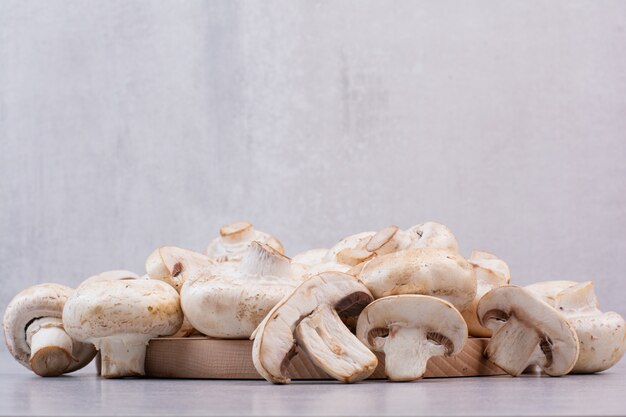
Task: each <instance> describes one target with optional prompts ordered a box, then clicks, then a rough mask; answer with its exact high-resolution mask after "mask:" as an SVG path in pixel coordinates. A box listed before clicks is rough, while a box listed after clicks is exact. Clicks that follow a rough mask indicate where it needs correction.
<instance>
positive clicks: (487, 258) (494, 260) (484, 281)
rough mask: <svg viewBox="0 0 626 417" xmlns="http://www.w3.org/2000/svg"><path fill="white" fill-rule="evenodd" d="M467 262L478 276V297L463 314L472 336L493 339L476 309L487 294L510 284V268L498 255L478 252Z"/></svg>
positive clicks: (474, 252) (473, 253)
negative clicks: (481, 321)
mask: <svg viewBox="0 0 626 417" xmlns="http://www.w3.org/2000/svg"><path fill="white" fill-rule="evenodd" d="M467 262H469V263H470V265H472V267H473V268H474V273H475V274H476V282H477V288H476V297H474V300H473V301H472V303H471V304H470V305H469V306H468V307H467V308H466V309H465V310H463V311H461V314H462V315H463V318H464V319H465V321H466V323H467V327H468V329H469V334H470V336H474V337H491V330H489V329H488V328H486V327H483V326H481V325H480V323H479V322H478V317H477V316H476V307H477V306H478V302H479V301H480V299H481V298H482V296H483V295H485V294H486V293H487V292H489V291H491V290H492V289H494V288H497V287H501V286H503V285H507V284H509V283H510V281H511V273H510V272H509V266H508V265H507V264H506V262H504V261H503V260H502V259H499V258H498V257H497V256H496V255H494V254H492V253H489V252H485V251H478V250H475V251H473V252H472V255H471V256H470V258H469V259H468V260H467Z"/></svg>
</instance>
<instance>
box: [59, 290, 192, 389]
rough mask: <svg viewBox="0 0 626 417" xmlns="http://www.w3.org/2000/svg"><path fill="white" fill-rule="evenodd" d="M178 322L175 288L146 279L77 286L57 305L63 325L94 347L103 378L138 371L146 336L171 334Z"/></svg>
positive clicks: (78, 338)
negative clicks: (99, 361) (98, 356)
mask: <svg viewBox="0 0 626 417" xmlns="http://www.w3.org/2000/svg"><path fill="white" fill-rule="evenodd" d="M182 321H183V315H182V312H181V309H180V302H179V296H178V293H177V292H176V290H174V289H173V288H172V287H171V286H169V285H168V284H166V283H164V282H161V281H157V280H151V279H148V280H143V279H136V280H113V281H99V282H93V283H91V284H88V285H83V286H81V287H80V288H78V289H77V290H76V291H75V292H74V293H73V294H72V295H71V296H70V297H69V298H68V300H67V302H66V303H65V307H64V309H63V325H64V326H65V330H66V331H67V333H68V334H69V335H70V336H71V337H73V338H74V339H76V340H79V341H82V342H87V343H92V344H94V345H95V346H96V349H98V350H99V351H100V353H101V356H102V359H101V364H102V370H101V372H102V376H104V377H106V378H117V377H125V376H141V375H144V361H145V354H146V346H147V344H148V341H149V340H150V339H151V338H153V337H157V336H162V335H164V336H167V335H170V334H173V333H175V332H176V331H177V330H178V329H179V328H180V326H181V324H182Z"/></svg>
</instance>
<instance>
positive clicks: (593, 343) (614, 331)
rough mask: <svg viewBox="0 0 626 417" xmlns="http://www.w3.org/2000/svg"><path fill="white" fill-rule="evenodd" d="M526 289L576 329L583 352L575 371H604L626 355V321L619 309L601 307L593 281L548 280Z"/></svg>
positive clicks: (581, 351) (580, 354) (573, 370)
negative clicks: (609, 310)
mask: <svg viewBox="0 0 626 417" xmlns="http://www.w3.org/2000/svg"><path fill="white" fill-rule="evenodd" d="M526 289H528V290H530V291H531V292H533V293H534V294H536V295H537V296H538V297H541V298H542V299H543V300H544V301H545V302H546V303H548V304H550V305H551V306H553V307H554V308H555V309H557V310H558V311H559V312H560V313H561V314H563V315H564V316H565V317H566V318H567V319H568V320H569V322H570V323H571V324H572V326H574V329H576V334H577V335H578V339H579V342H580V353H579V355H578V360H577V361H576V365H574V368H573V369H572V373H594V372H601V371H604V370H606V369H609V368H610V367H612V366H613V365H615V364H616V363H617V362H618V361H619V360H620V359H621V358H622V357H623V356H624V352H625V351H626V321H624V318H623V317H622V316H620V315H619V314H618V313H615V312H612V311H611V312H607V313H603V312H602V311H600V308H599V303H598V299H597V297H596V294H595V291H594V288H593V283H592V282H591V281H587V282H582V283H577V282H574V281H547V282H540V283H537V284H533V285H529V286H527V287H526Z"/></svg>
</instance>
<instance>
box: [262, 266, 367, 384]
mask: <svg viewBox="0 0 626 417" xmlns="http://www.w3.org/2000/svg"><path fill="white" fill-rule="evenodd" d="M371 301H372V295H371V294H370V292H369V291H368V290H367V288H366V287H365V286H364V285H363V284H362V283H361V282H359V281H358V280H357V279H356V278H354V277H353V276H351V275H347V274H344V273H341V272H324V273H321V274H319V275H316V276H314V277H311V278H309V279H308V280H306V281H304V282H303V283H302V284H300V286H298V287H297V288H296V289H294V290H293V292H292V293H291V294H289V295H287V296H286V297H285V298H283V299H282V300H281V301H280V302H279V303H278V304H277V305H276V306H275V307H274V308H273V309H272V310H271V311H270V312H269V314H268V315H267V316H266V317H265V318H264V319H263V321H262V322H261V324H260V325H259V327H258V328H257V329H256V331H255V332H254V334H253V335H252V337H254V345H253V348H252V359H253V362H254V367H255V368H256V370H257V371H258V372H259V374H261V376H263V377H264V378H265V379H267V380H268V381H270V382H273V383H276V384H286V383H289V381H290V379H289V376H288V375H287V367H288V365H289V362H290V360H291V359H292V358H293V357H294V356H295V355H296V354H297V353H298V350H297V348H298V347H299V348H301V349H302V350H304V351H305V352H306V354H307V355H308V356H309V358H310V359H311V360H312V361H313V362H314V363H315V364H316V365H317V366H318V367H320V368H321V369H323V370H324V371H325V372H326V373H328V374H329V375H331V376H332V377H334V378H336V379H338V380H340V381H344V382H357V381H360V380H362V379H365V378H367V377H368V376H369V375H371V374H372V372H374V370H375V369H376V365H377V364H378V360H377V358H376V356H375V355H374V354H373V353H372V352H370V351H369V349H367V348H366V347H365V346H364V345H363V344H362V343H361V342H360V341H359V340H358V339H357V338H356V337H355V336H354V335H353V334H352V333H351V332H350V331H349V330H348V329H347V328H346V326H345V325H344V323H343V322H346V321H355V320H356V318H357V317H358V315H359V313H360V312H361V310H363V308H364V307H365V306H366V305H367V304H369V303H370V302H371ZM342 321H343V322H342Z"/></svg>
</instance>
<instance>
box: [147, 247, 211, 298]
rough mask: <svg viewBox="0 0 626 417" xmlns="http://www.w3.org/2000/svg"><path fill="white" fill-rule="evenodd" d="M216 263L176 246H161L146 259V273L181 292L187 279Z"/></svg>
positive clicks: (206, 257) (199, 254) (204, 256)
mask: <svg viewBox="0 0 626 417" xmlns="http://www.w3.org/2000/svg"><path fill="white" fill-rule="evenodd" d="M215 264H216V262H215V261H214V260H213V259H211V258H209V257H208V256H206V255H203V254H201V253H198V252H194V251H190V250H187V249H181V248H177V247H176V246H161V247H160V248H158V249H156V250H155V251H154V252H152V253H151V254H150V256H148V259H146V272H147V273H148V276H149V277H150V278H152V279H157V280H159V281H163V282H165V283H167V284H170V285H171V286H172V287H174V289H175V290H176V291H178V292H180V289H181V288H182V286H183V284H184V282H185V279H187V278H188V277H190V276H193V275H194V274H196V273H197V272H198V271H199V270H202V269H205V268H210V267H211V266H213V265H215Z"/></svg>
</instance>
